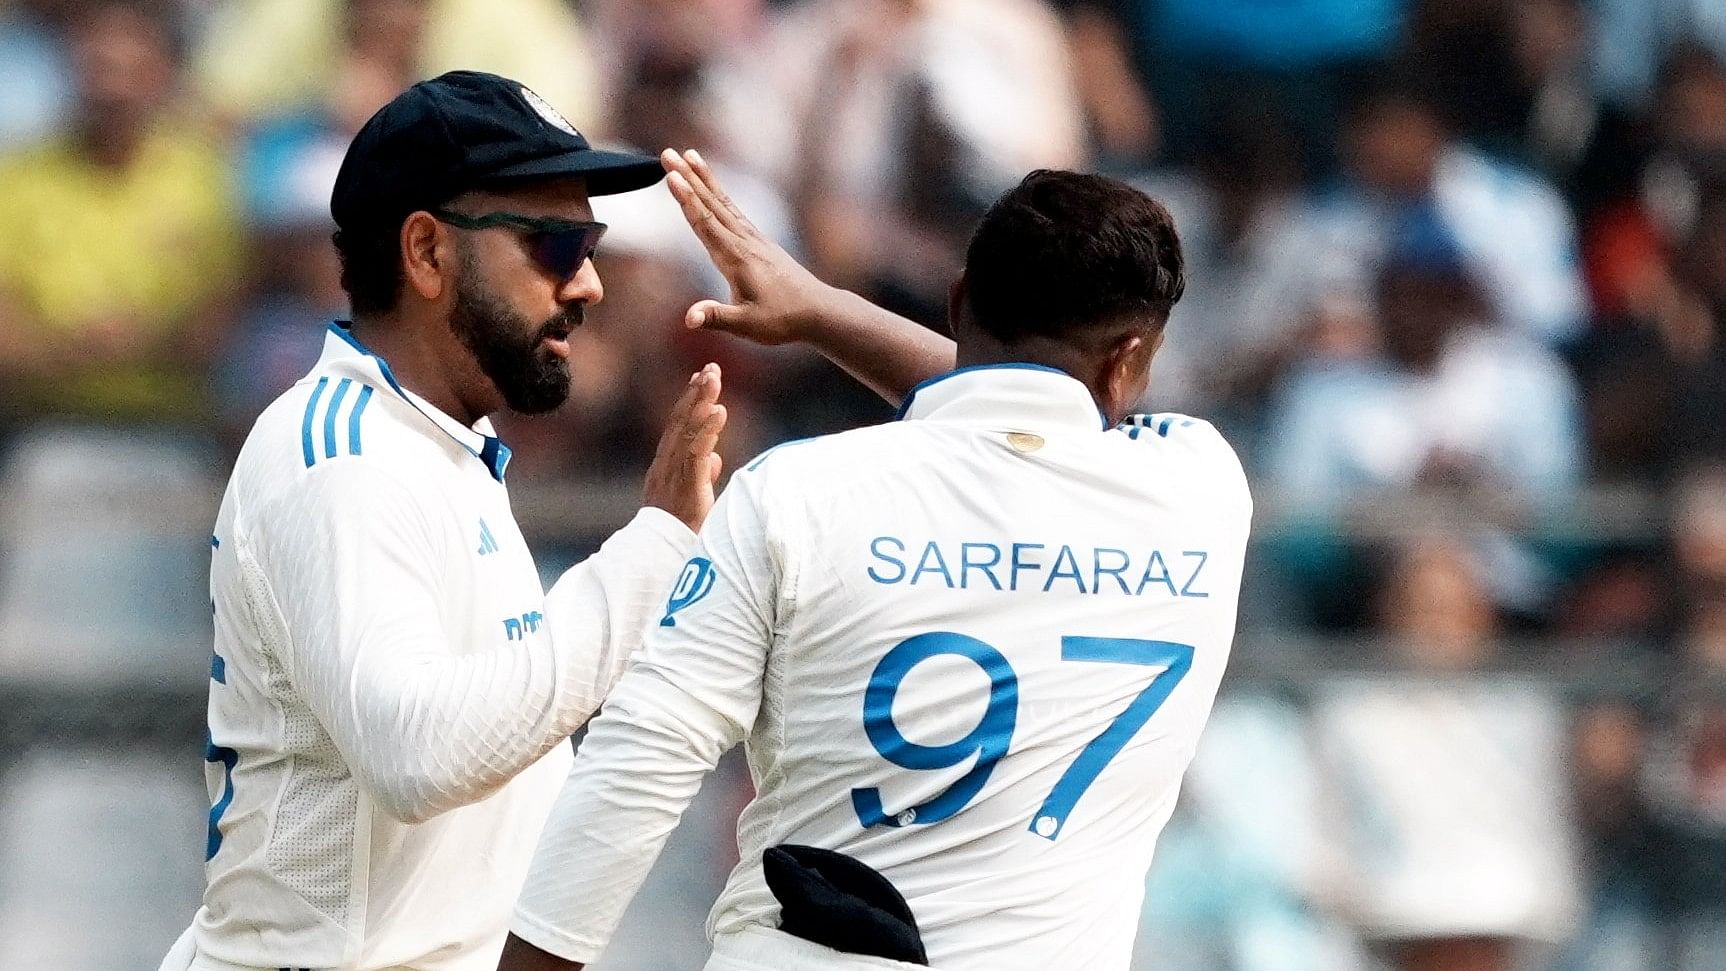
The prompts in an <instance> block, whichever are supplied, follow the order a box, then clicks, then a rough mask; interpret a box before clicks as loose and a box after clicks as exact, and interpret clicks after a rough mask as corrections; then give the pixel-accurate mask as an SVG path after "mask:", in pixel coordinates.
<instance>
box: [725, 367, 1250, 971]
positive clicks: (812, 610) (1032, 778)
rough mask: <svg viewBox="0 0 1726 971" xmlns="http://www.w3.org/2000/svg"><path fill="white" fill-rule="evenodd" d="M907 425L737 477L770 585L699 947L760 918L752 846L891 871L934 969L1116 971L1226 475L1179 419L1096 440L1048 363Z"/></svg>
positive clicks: (1185, 731)
mask: <svg viewBox="0 0 1726 971" xmlns="http://www.w3.org/2000/svg"><path fill="white" fill-rule="evenodd" d="M907 411H908V412H909V414H908V417H909V418H910V419H912V420H908V421H901V422H897V423H894V424H891V425H886V426H881V427H877V428H870V429H863V430H860V431H857V432H850V433H846V434H843V435H838V436H832V437H829V438H823V439H817V440H813V441H810V442H806V443H799V444H794V445H790V446H785V447H782V448H781V449H778V450H775V451H773V452H770V453H768V455H766V456H764V457H763V458H762V459H759V460H758V461H757V462H756V463H753V465H752V467H751V468H749V469H746V470H744V471H743V472H742V473H740V476H739V478H740V479H746V478H747V477H751V476H754V477H758V478H757V481H756V482H754V483H753V484H751V485H749V486H748V487H749V488H753V489H756V490H758V492H759V496H760V499H759V501H760V504H761V506H762V508H763V509H764V510H765V511H766V515H767V516H768V542H769V545H770V547H771V548H772V549H773V552H774V556H775V559H776V563H777V569H778V577H777V592H776V595H775V597H776V601H775V605H774V607H775V610H774V614H775V621H774V631H773V640H772V648H771V650H770V652H769V655H768V664H767V670H766V672H765V683H764V686H763V691H762V698H763V703H762V706H761V711H760V715H759V716H758V718H757V720H756V722H755V725H754V728H753V731H752V732H751V734H750V759H751V763H752V768H753V770H754V772H755V774H756V778H757V784H758V788H759V794H758V797H757V798H756V800H755V801H754V802H753V803H751V805H750V806H749V807H748V808H747V809H746V810H745V812H744V815H743V819H742V821H741V823H740V827H739V843H740V849H741V854H742V860H743V861H744V862H743V863H742V864H740V865H739V867H738V870H737V872H735V873H734V874H733V876H732V880H731V882H730V884H729V885H728V887H727V889H726V892H725V894H724V895H723V896H722V897H721V899H720V902H719V904H718V905H717V906H716V908H715V912H714V918H713V920H714V924H715V930H716V931H718V932H720V933H725V932H728V931H733V930H737V929H740V928H742V927H744V926H747V925H749V924H752V923H763V922H765V923H771V922H772V915H773V913H774V910H775V906H774V904H773V901H772V898H771V896H770V894H768V892H767V890H766V888H765V884H764V882H763V880H762V877H761V873H760V866H759V859H760V852H761V851H762V850H763V849H764V848H766V847H767V846H771V845H774V844H778V843H802V844H811V845H816V846H821V847H825V848H829V849H835V850H839V851H842V852H845V853H847V854H850V855H852V856H855V857H857V858H858V859H860V860H862V861H863V862H865V863H867V864H869V865H870V866H872V867H874V868H875V869H876V870H878V871H880V872H881V873H882V874H884V875H885V876H886V877H887V878H888V879H889V880H890V881H892V883H893V884H894V886H896V887H897V888H898V889H899V891H900V892H901V893H903V894H904V895H905V897H906V898H907V900H908V901H909V902H910V904H911V907H912V909H913V911H914V912H915V914H916V916H917V919H918V922H919V925H920V926H921V928H922V930H923V936H924V940H925V943H926V944H927V947H928V951H929V956H930V959H931V962H932V963H933V964H934V966H936V967H940V968H945V969H971V968H990V969H999V968H1004V967H1026V968H1048V967H1083V968H1087V969H1107V968H1124V967H1125V966H1126V963H1127V961H1128V955H1129V952H1130V950H1131V943H1132V936H1133V931H1134V929H1135V927H1136V924H1137V917H1138V910H1139V905H1140V902H1141V897H1142V889H1143V882H1144V875H1145V870H1146V868H1147V867H1148V866H1149V863H1150V858H1151V851H1152V847H1153V845H1154V843H1155V839H1156V836H1157V833H1158V832H1159V831H1160V829H1161V828H1162V826H1163V824H1164V822H1165V821H1166V820H1167V818H1168V816H1169V813H1170V812H1171V810H1172V809H1173V806H1174V801H1175V797H1176V793H1177V790H1178V788H1179V783H1180V778H1181V774H1182V772H1183V771H1184V770H1185V768H1186V766H1187V763H1188V761H1189V759H1190V758H1191V756H1192V753H1193V749H1194V746H1195V745H1196V743H1197V739H1198V735H1199V731H1200V729H1201V728H1202V726H1203V724H1204V721H1205V718H1206V716H1207V715H1208V713H1209V710H1210V706H1211V702H1212V699H1213V697H1214V695H1215V692H1216V688H1217V684H1218V681H1219V680H1220V678H1221V677H1222V673H1223V669H1224V665H1225V662H1226V660H1227V657H1228V652H1229V646H1230V640H1231V638H1232V635H1233V629H1234V619H1235V607H1236V600H1237V596H1238V592H1239V585H1240V574H1241V566H1242V555H1243V549H1244V546H1245V542H1246V536H1247V531H1248V525H1249V519H1250V516H1251V503H1250V498H1249V497H1248V494H1247V489H1246V484H1245V480H1244V477H1243V475H1242V473H1241V469H1240V465H1239V463H1238V462H1237V461H1236V459H1235V457H1234V454H1233V452H1232V450H1231V449H1230V448H1229V447H1228V445H1227V444H1226V443H1225V442H1224V441H1223V440H1222V438H1221V437H1220V436H1219V435H1218V434H1217V432H1216V431H1215V430H1214V429H1213V428H1212V427H1211V426H1210V425H1208V424H1206V423H1204V422H1201V421H1197V420H1194V419H1188V418H1184V417H1181V416H1169V417H1166V418H1163V417H1159V418H1155V419H1153V420H1150V421H1146V422H1144V423H1143V424H1135V425H1130V426H1129V427H1124V428H1121V429H1114V430H1105V427H1104V422H1103V420H1102V419H1101V418H1100V416H1099V415H1098V413H1097V411H1096V409H1095V406H1094V405H1093V404H1092V403H1091V399H1090V396H1089V393H1088V392H1087V391H1086V389H1085V388H1084V387H1083V386H1082V385H1081V384H1079V383H1078V382H1077V381H1075V380H1073V379H1071V378H1069V377H1067V376H1066V375H1063V374H1059V373H1058V372H1049V371H1047V369H1036V368H1030V367H1009V368H989V369H973V370H965V371H960V372H957V373H956V374H954V375H950V376H948V377H946V378H944V379H941V380H939V381H938V382H936V383H934V384H931V385H928V386H925V387H923V388H921V389H919V391H918V392H917V393H916V394H915V395H914V397H913V400H912V401H911V402H909V403H908V405H907ZM733 487H734V488H735V487H736V486H735V485H734V486H733Z"/></svg>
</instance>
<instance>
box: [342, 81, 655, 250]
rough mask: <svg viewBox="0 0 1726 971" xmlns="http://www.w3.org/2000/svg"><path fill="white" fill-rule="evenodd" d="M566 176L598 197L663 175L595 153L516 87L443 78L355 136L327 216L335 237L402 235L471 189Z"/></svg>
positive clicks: (637, 161)
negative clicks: (380, 230)
mask: <svg viewBox="0 0 1726 971" xmlns="http://www.w3.org/2000/svg"><path fill="white" fill-rule="evenodd" d="M567 176H581V177H582V178H583V179H585V180H586V182H587V192H588V195H590V196H603V195H611V194H614V193H618V192H629V191H631V190H634V189H644V188H646V187H648V186H650V185H652V184H654V183H655V182H658V181H659V180H660V179H661V178H663V177H664V176H665V170H664V169H663V168H661V167H660V164H659V160H658V159H656V158H653V157H651V156H647V155H636V154H634V153H629V152H604V151H600V150H599V149H596V148H594V147H593V146H592V145H590V144H588V141H587V139H586V138H584V137H582V134H581V132H579V131H576V130H575V126H574V125H571V124H570V123H569V122H568V121H566V120H564V117H563V116H562V115H560V114H558V113H557V109H555V108H553V107H552V106H551V105H549V104H547V103H546V101H545V99H544V98H541V97H540V96H539V95H537V94H534V93H533V91H532V90H530V89H529V88H528V87H527V86H526V85H524V84H521V83H520V82H518V81H511V80H510V79H508V78H504V77H499V76H497V75H496V74H487V73H485V72H483V71H451V72H449V73H448V74H443V75H439V76H438V77H435V78H432V79H431V80H429V81H421V82H420V83H418V84H416V85H414V86H413V87H411V88H409V89H407V90H406V91H403V92H402V93H401V94H399V95H397V96H396V98H395V100H393V101H391V102H390V103H389V104H387V105H384V106H383V107H382V108H379V109H378V113H377V114H375V115H373V116H372V117H371V120H369V121H367V122H366V123H365V126H364V127H363V128H361V129H360V132H359V134H358V135H355V136H354V140H353V143H352V144H350V145H349V146H348V153H347V155H346V157H344V158H343V159H342V167H341V171H340V172H338V173H337V175H336V186H335V190H334V191H333V192H332V193H331V194H330V215H332V216H334V217H335V220H336V225H337V226H340V227H341V228H343V229H355V228H358V227H362V226H379V225H382V226H391V225H394V226H400V225H401V220H403V219H405V218H406V217H407V215H408V214H409V213H412V212H415V211H417V210H420V209H432V208H435V207H437V206H440V205H442V204H443V203H445V202H448V201H449V200H450V199H452V198H454V197H456V196H458V195H460V194H462V193H463V192H468V191H470V190H473V189H482V188H483V189H489V188H500V187H507V186H509V185H511V184H514V183H523V182H535V181H541V180H545V179H556V178H563V177H567Z"/></svg>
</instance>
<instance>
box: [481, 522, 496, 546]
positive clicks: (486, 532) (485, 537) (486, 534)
mask: <svg viewBox="0 0 1726 971" xmlns="http://www.w3.org/2000/svg"><path fill="white" fill-rule="evenodd" d="M496 552H497V537H495V536H493V535H492V534H491V527H490V526H487V525H486V523H485V517H484V516H481V517H480V520H479V555H480V556H485V555H486V554H487V553H496Z"/></svg>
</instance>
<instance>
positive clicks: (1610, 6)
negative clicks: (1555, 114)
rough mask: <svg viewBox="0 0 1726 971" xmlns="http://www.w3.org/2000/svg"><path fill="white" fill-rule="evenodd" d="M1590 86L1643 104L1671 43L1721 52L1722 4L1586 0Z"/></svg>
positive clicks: (1725, 43)
mask: <svg viewBox="0 0 1726 971" xmlns="http://www.w3.org/2000/svg"><path fill="white" fill-rule="evenodd" d="M1591 3H1592V5H1593V7H1594V15H1595V21H1596V24H1597V27H1596V30H1595V31H1594V37H1593V50H1592V58H1591V59H1592V61H1593V63H1594V78H1595V86H1596V87H1597V88H1598V89H1599V90H1600V92H1601V93H1602V94H1603V95H1605V96H1606V97H1608V98H1610V99H1612V100H1614V101H1616V102H1619V103H1621V104H1625V105H1629V106H1632V107H1636V108H1646V107H1647V105H1648V101H1649V98H1650V95H1651V94H1652V92H1653V89H1654V87H1655V84H1656V81H1657V78H1658V76H1659V73H1660V65H1661V64H1662V63H1664V62H1665V60H1666V57H1667V55H1668V54H1669V53H1670V51H1671V50H1672V48H1673V47H1676V46H1678V45H1679V44H1680V43H1684V42H1696V43H1700V44H1701V45H1703V46H1705V47H1707V48H1709V49H1711V50H1713V51H1715V52H1717V53H1719V54H1720V55H1722V56H1726V7H1723V6H1722V5H1721V4H1719V3H1717V2H1715V0H1591Z"/></svg>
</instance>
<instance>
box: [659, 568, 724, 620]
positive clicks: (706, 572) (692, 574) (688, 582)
mask: <svg viewBox="0 0 1726 971" xmlns="http://www.w3.org/2000/svg"><path fill="white" fill-rule="evenodd" d="M712 591H713V561H712V560H707V559H703V558H701V557H699V556H698V557H696V558H695V559H693V560H690V561H689V562H688V563H685V564H684V565H683V572H682V573H680V574H678V575H677V585H676V586H674V587H672V588H671V600H670V602H668V603H667V604H666V605H665V619H664V620H661V621H660V622H659V626H661V627H676V626H677V620H676V619H675V618H674V617H673V615H674V614H676V613H677V612H678V611H679V610H682V609H683V608H685V607H688V606H689V605H690V604H692V603H695V602H696V601H697V600H700V599H701V598H702V597H705V596H707V595H708V594H709V593H711V592H712Z"/></svg>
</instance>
